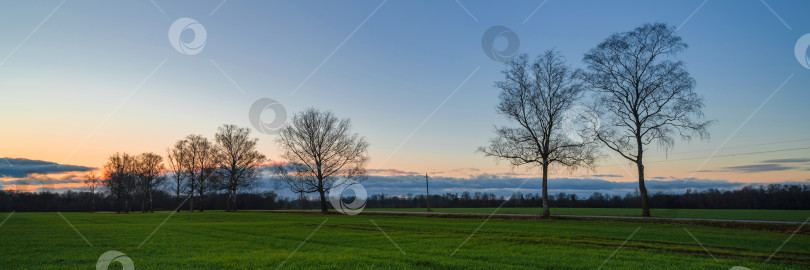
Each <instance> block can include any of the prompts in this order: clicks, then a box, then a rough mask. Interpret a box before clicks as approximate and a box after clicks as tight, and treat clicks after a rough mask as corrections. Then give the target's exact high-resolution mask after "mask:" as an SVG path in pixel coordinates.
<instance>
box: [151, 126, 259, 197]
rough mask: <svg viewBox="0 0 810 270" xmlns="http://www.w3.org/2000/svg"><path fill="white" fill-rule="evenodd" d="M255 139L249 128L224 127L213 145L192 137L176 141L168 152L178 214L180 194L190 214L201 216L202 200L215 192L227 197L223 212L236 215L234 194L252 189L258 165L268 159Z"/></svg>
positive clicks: (216, 136) (201, 138)
mask: <svg viewBox="0 0 810 270" xmlns="http://www.w3.org/2000/svg"><path fill="white" fill-rule="evenodd" d="M258 141H259V139H258V138H251V137H250V129H249V128H240V127H237V126H235V125H223V126H221V127H219V130H218V131H217V133H216V134H215V135H214V142H212V141H210V140H209V139H208V138H206V137H204V136H202V135H197V134H192V135H188V136H186V137H185V138H184V139H182V140H179V141H177V142H176V143H175V144H174V146H173V147H171V148H169V149H168V150H167V152H168V153H167V156H168V161H169V162H168V163H169V170H170V171H171V175H172V181H171V189H172V190H173V191H174V192H175V196H176V200H177V205H178V208H177V211H180V208H179V206H180V205H181V204H182V202H181V201H180V200H181V198H182V196H183V194H186V199H184V200H183V201H188V202H189V204H188V205H189V211H194V199H195V197H196V199H197V209H198V210H199V211H200V212H202V211H203V209H204V199H205V196H206V195H207V194H209V193H210V192H212V191H214V190H224V191H226V192H227V193H228V204H227V207H226V211H236V194H237V192H239V191H242V190H246V189H250V188H252V187H253V186H254V185H255V184H256V181H257V180H258V179H259V176H260V169H261V165H262V164H263V163H264V162H265V161H266V160H267V158H266V157H265V156H264V155H263V154H261V153H260V152H259V151H258V150H257V148H256V144H257V143H258Z"/></svg>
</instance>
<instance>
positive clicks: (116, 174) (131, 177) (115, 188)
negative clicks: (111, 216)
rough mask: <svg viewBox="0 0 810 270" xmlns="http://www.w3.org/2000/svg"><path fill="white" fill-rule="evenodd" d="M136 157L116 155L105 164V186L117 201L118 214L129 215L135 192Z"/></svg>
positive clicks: (124, 154)
mask: <svg viewBox="0 0 810 270" xmlns="http://www.w3.org/2000/svg"><path fill="white" fill-rule="evenodd" d="M135 164H136V161H135V157H134V156H132V155H130V154H127V153H115V154H113V155H111V156H110V157H109V158H108V159H107V163H105V164H104V186H105V187H106V188H107V190H108V191H109V192H110V196H112V197H113V199H114V200H115V206H116V212H118V213H120V212H125V213H129V211H130V205H129V201H130V199H131V198H132V196H133V195H134V191H135V187H136V185H135V181H136V179H135V178H136V176H135Z"/></svg>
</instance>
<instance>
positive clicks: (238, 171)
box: [214, 125, 266, 211]
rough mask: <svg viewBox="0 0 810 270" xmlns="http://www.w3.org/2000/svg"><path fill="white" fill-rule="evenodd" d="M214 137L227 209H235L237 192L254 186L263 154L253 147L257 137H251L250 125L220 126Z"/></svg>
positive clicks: (257, 140) (263, 159) (263, 157)
mask: <svg viewBox="0 0 810 270" xmlns="http://www.w3.org/2000/svg"><path fill="white" fill-rule="evenodd" d="M214 137H215V139H216V142H217V148H218V151H217V152H218V153H219V154H220V158H219V160H218V161H219V168H220V170H221V172H222V174H223V178H224V183H223V187H224V188H225V190H227V191H228V203H227V205H226V211H236V195H237V191H239V190H242V189H245V188H250V187H252V186H253V185H255V183H256V180H257V179H258V178H259V173H260V172H261V170H260V166H261V165H262V162H264V161H265V159H266V157H265V156H264V155H263V154H262V153H259V151H258V150H256V143H258V142H259V139H258V138H250V129H249V128H240V127H237V126H235V125H223V126H221V127H219V131H218V132H217V134H216V135H215V136H214Z"/></svg>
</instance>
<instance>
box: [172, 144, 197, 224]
mask: <svg viewBox="0 0 810 270" xmlns="http://www.w3.org/2000/svg"><path fill="white" fill-rule="evenodd" d="M187 143H188V141H186V140H179V141H177V142H176V143H175V144H174V147H173V148H170V149H167V150H166V152H167V157H168V160H169V170H170V171H171V173H172V180H173V181H172V188H173V189H174V201H175V205H177V206H176V207H177V208H176V209H177V212H180V207H181V205H180V203H181V201H180V194H183V193H184V192H185V191H186V188H187V187H188V185H189V184H188V183H187V181H186V180H187V177H186V175H187V174H186V171H185V168H186V163H187V162H188V150H186V147H187ZM192 194H193V192H192V193H189V196H191V195H192Z"/></svg>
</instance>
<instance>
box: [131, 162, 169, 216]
mask: <svg viewBox="0 0 810 270" xmlns="http://www.w3.org/2000/svg"><path fill="white" fill-rule="evenodd" d="M135 166H136V167H135V171H136V172H137V177H138V187H139V188H140V190H141V194H142V196H141V197H142V199H141V212H142V213H145V212H146V209H147V206H148V209H149V213H154V212H155V209H154V203H153V200H152V193H153V192H154V191H155V190H156V189H157V188H158V187H160V186H161V185H162V184H163V182H164V181H165V180H166V177H165V176H164V175H163V170H165V169H166V167H165V166H164V165H163V157H161V156H160V155H158V154H155V153H143V154H140V155H138V156H137V157H136V165H135Z"/></svg>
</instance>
